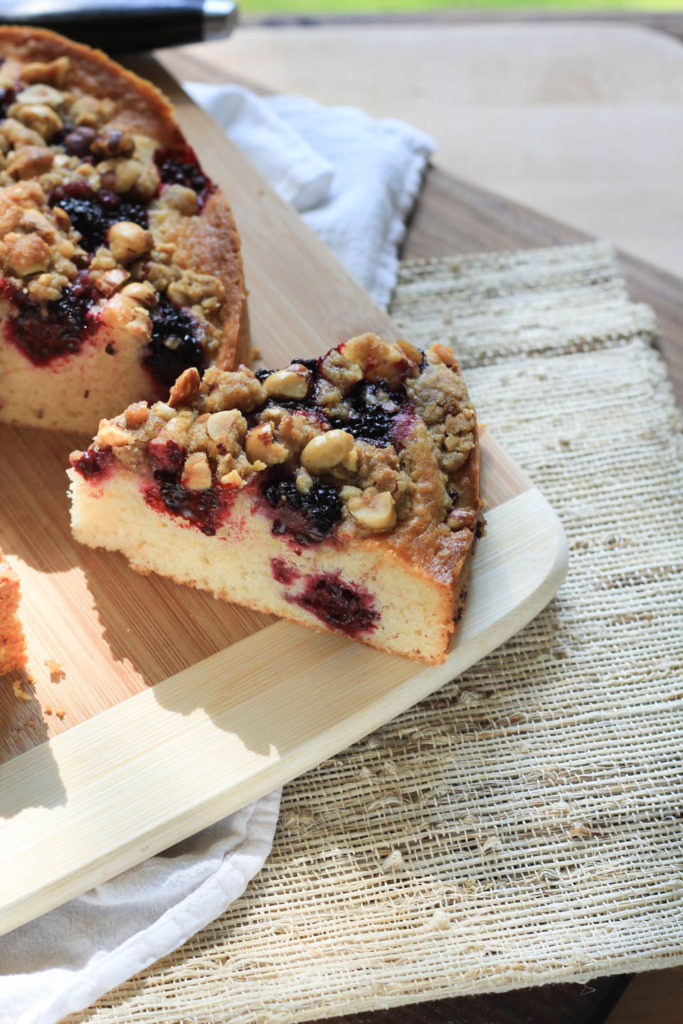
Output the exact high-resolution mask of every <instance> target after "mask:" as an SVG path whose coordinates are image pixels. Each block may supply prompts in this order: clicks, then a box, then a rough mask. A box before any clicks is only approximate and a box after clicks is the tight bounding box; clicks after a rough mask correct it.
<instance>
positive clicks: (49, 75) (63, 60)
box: [21, 57, 71, 88]
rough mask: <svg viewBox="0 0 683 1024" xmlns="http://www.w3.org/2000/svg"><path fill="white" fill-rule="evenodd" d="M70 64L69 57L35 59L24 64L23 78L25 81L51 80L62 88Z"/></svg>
mask: <svg viewBox="0 0 683 1024" xmlns="http://www.w3.org/2000/svg"><path fill="white" fill-rule="evenodd" d="M70 66H71V61H70V59H69V58H68V57H56V58H55V59H54V60H51V61H42V60H34V61H31V62H30V63H28V64H24V66H23V67H22V69H21V78H22V81H24V82H51V83H52V84H53V85H58V86H59V87H60V88H61V87H62V86H63V85H64V83H65V82H66V77H67V75H68V73H69V68H70Z"/></svg>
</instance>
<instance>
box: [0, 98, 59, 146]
mask: <svg viewBox="0 0 683 1024" xmlns="http://www.w3.org/2000/svg"><path fill="white" fill-rule="evenodd" d="M8 113H9V115H10V117H16V119H17V121H21V123H22V124H25V125H26V126H27V128H32V129H33V131H34V132H38V134H39V135H42V137H43V138H44V139H45V140H46V141H47V142H49V141H50V139H51V138H52V137H53V136H54V135H56V134H57V132H58V131H59V130H60V129H61V127H62V119H61V117H60V116H59V114H58V113H57V112H56V111H55V110H53V109H52V107H48V105H47V104H46V103H28V104H23V103H14V104H13V105H12V106H11V107H10V109H9V111H8Z"/></svg>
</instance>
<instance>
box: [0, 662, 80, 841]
mask: <svg viewBox="0 0 683 1024" xmlns="http://www.w3.org/2000/svg"><path fill="white" fill-rule="evenodd" d="M47 739H48V729H47V725H46V723H45V720H44V718H43V713H42V708H41V705H40V701H39V700H38V695H37V694H36V692H35V688H34V686H33V683H32V681H31V678H30V676H29V674H28V672H27V671H26V670H25V669H22V670H21V671H19V672H10V673H8V674H7V675H4V676H2V679H1V680H0V761H2V762H7V761H11V760H13V761H14V763H13V765H12V769H11V774H10V775H8V776H6V777H3V778H2V780H1V781H0V821H1V820H2V819H3V818H11V817H13V816H14V815H15V814H17V813H18V812H19V811H22V810H24V808H26V807H57V806H58V805H60V804H63V803H64V801H65V799H66V792H65V790H64V786H63V785H62V782H61V779H60V777H59V771H58V769H57V765H56V764H55V760H54V757H53V756H52V752H51V750H50V748H49V747H48V746H47V744H46V743H45V740H47ZM31 747H40V753H39V754H38V758H39V763H34V764H33V765H32V768H31V771H30V773H26V774H24V773H23V772H22V770H21V764H22V762H21V761H19V760H15V759H16V758H17V756H18V755H20V754H22V753H23V752H25V751H26V750H29V749H31ZM15 780H16V782H15ZM46 792H49V793H50V798H49V799H46V798H45V796H44V794H45V793H46Z"/></svg>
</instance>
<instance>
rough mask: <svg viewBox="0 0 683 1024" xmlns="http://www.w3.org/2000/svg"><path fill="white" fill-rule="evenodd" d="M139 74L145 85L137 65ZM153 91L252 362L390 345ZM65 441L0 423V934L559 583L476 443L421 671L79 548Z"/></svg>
mask: <svg viewBox="0 0 683 1024" xmlns="http://www.w3.org/2000/svg"><path fill="white" fill-rule="evenodd" d="M146 70H147V71H148V72H150V71H151V72H152V73H153V74H155V75H156V71H155V68H154V66H153V65H149V64H148V65H146ZM160 77H161V80H162V82H163V85H164V87H165V88H166V90H167V91H168V92H169V93H170V94H171V95H172V98H173V99H174V101H175V102H176V104H177V107H178V114H179V119H180V121H181V124H182V126H183V128H184V130H185V131H186V133H187V135H188V138H189V140H190V142H191V143H192V144H193V145H194V146H195V148H196V149H197V151H198V152H199V153H200V154H201V159H202V162H203V163H204V166H205V167H206V169H207V171H208V173H209V174H211V175H212V176H213V177H214V178H215V179H216V180H217V181H218V182H219V183H221V184H223V186H224V188H225V191H226V193H227V194H228V195H229V197H230V199H231V201H232V202H233V205H234V208H235V210H236V213H237V219H238V222H239V226H240V228H241V231H242V234H243V240H244V250H245V263H246V274H247V280H248V284H249V287H250V289H251V315H252V320H253V326H254V343H255V344H256V345H257V346H258V347H259V348H260V349H261V351H262V353H263V357H264V360H265V361H266V363H269V364H271V365H277V364H281V363H283V362H285V361H286V360H287V359H288V358H289V357H290V356H291V354H292V353H296V354H298V355H313V354H318V353H320V352H321V351H323V350H325V349H326V348H328V347H329V346H331V345H333V344H335V343H336V342H338V341H339V340H341V339H343V338H345V337H348V336H350V335H352V334H354V333H356V332H359V331H362V330H367V329H375V330H379V331H381V332H382V333H383V334H384V335H385V336H387V337H395V336H396V329H395V327H394V325H393V324H392V322H391V321H390V319H389V318H388V316H387V315H386V313H384V312H383V311H382V310H380V309H379V308H378V307H376V306H375V305H374V304H373V303H372V301H371V300H370V299H369V297H368V296H367V295H366V294H365V292H363V291H362V289H361V288H360V287H359V286H358V285H357V284H356V283H355V282H354V281H353V280H352V279H351V278H350V277H349V275H348V274H347V273H346V272H345V271H344V270H343V269H342V268H341V267H340V266H339V264H338V263H337V262H336V260H335V259H334V258H333V257H332V255H331V254H330V252H329V251H328V250H327V249H326V248H325V247H324V246H323V245H322V244H321V243H320V242H319V241H318V240H317V239H316V238H315V237H314V236H313V235H312V234H311V233H310V232H309V231H308V230H307V229H306V228H305V227H304V226H303V224H302V223H301V222H300V220H299V218H298V217H297V216H296V215H295V214H294V213H293V212H292V211H291V210H290V209H289V208H288V207H287V206H286V205H285V204H284V203H282V202H281V201H280V200H279V199H278V198H277V197H276V196H274V195H273V194H272V192H271V191H270V189H269V188H268V187H267V186H265V185H264V183H263V182H262V181H261V180H260V178H259V177H258V176H257V175H256V173H255V172H254V171H253V170H252V168H251V167H250V165H249V164H248V163H247V162H246V161H245V159H244V158H243V157H242V156H241V154H240V153H239V152H238V151H237V150H236V149H235V148H234V147H233V146H232V145H231V144H230V143H229V142H228V141H227V140H226V139H225V138H224V137H223V136H222V135H221V134H220V133H218V132H217V131H216V130H215V127H214V126H213V123H212V122H211V121H210V120H209V119H208V118H207V117H206V116H205V115H204V114H202V112H201V111H198V110H197V108H196V107H194V105H193V104H192V103H191V102H190V101H189V100H188V99H186V98H185V97H184V96H183V95H182V94H179V92H178V90H177V87H176V86H175V85H174V83H173V82H171V81H169V80H168V79H167V78H166V79H165V78H164V77H163V76H160ZM78 440H79V439H78V438H75V437H69V436H65V435H59V434H47V433H46V432H41V431H38V430H32V431H29V430H18V429H13V428H9V427H4V428H2V430H0V450H1V451H2V457H3V472H2V474H1V475H0V535H1V536H2V538H3V547H4V549H5V550H6V552H7V553H8V557H9V559H10V561H12V562H13V564H14V565H15V566H16V568H17V569H18V571H19V573H20V576H21V580H22V585H23V591H24V599H23V605H22V608H23V615H24V619H25V622H26V630H27V635H28V641H29V651H30V664H29V668H30V675H31V677H32V679H33V682H30V681H29V680H28V679H27V678H26V677H24V676H22V675H21V674H17V675H15V677H14V681H15V682H18V683H21V685H22V686H23V691H24V694H25V696H26V698H27V699H26V700H21V699H17V697H16V696H15V694H14V692H13V690H12V689H11V687H10V686H9V681H8V683H7V685H5V686H4V687H3V688H2V691H1V692H0V720H1V721H2V723H3V728H2V734H1V736H0V744H1V751H0V761H4V762H5V763H4V764H3V765H2V767H0V817H1V819H2V822H1V824H0V837H1V838H0V931H6V930H8V929H10V928H12V927H15V926H16V925H18V924H20V923H21V922H22V921H25V920H27V919H29V918H30V917H32V916H35V915H37V914H40V913H42V912H43V911H45V910H47V909H49V908H50V907H52V906H56V905H57V904H58V903H60V902H62V901H63V900H66V899H68V898H70V897H71V896H73V895H75V894H76V893H78V892H82V891H84V890H85V889H87V888H89V887H90V886H92V885H93V884H95V883H97V882H99V881H102V880H103V879H105V878H108V877H111V876H112V875H114V874H116V873H118V872H119V871H121V870H122V869H123V868H125V867H128V866H130V865H132V864H134V863H137V862H138V861H140V860H142V859H144V858H145V857H147V856H149V854H150V853H152V852H154V851H158V850H160V849H163V848H165V847H166V846H168V845H170V844H172V843H173V842H175V841H177V840H179V839H181V838H182V837H184V836H187V835H190V834H192V833H193V832H194V831H196V830H197V829H198V828H200V827H201V826H202V825H206V824H209V823H210V822H212V821H215V820H216V819H217V818H218V817H220V816H222V815H224V814H226V813H228V812H229V811H231V810H234V809H235V808H237V807H239V806H243V805H244V804H245V803H247V802H248V801H250V800H252V799H253V798H255V797H256V796H258V795H260V794H263V793H265V792H267V791H268V790H269V789H270V788H272V787H273V786H276V785H278V784H280V783H283V782H285V781H287V780H288V779H291V778H292V777H294V776H295V775H297V774H299V773H300V772H302V771H304V770H305V769H307V768H309V767H311V766H312V765H314V764H316V763H318V762H319V761H320V760H322V759H324V758H326V757H329V756H330V755H331V754H333V753H334V752H335V751H337V750H340V749H342V748H343V747H344V746H346V745H347V744H348V743H350V742H353V740H354V739H356V738H358V737H359V736H361V735H363V734H364V733H366V732H368V731H369V730H371V729H373V728H375V727H376V726H378V725H379V724H381V723H382V722H384V721H386V720H387V719H389V718H391V717H393V716H394V715H395V714H398V713H399V712H400V711H401V710H403V709H404V708H406V707H408V706H409V705H410V704H412V703H413V702H415V701H416V700H419V699H420V697H421V696H423V695H424V694H426V693H429V692H431V690H433V689H434V688H436V687H437V686H439V685H442V684H443V683H444V682H445V681H447V680H448V679H450V678H453V676H455V675H457V674H458V672H460V671H462V670H463V669H464V668H465V667H466V666H468V665H470V664H472V662H473V661H475V660H477V659H478V658H480V657H482V656H483V655H484V654H486V653H487V652H488V651H490V650H491V649H493V647H495V646H497V645H498V644H499V643H501V642H502V641H503V640H504V639H505V638H506V637H507V636H509V635H511V633H513V632H515V631H516V630H517V629H519V628H521V626H523V625H524V624H525V623H526V622H527V621H529V619H530V618H531V617H532V616H533V615H534V614H536V613H537V612H538V610H539V609H540V608H541V607H543V606H544V604H546V603H547V601H548V600H550V598H551V597H552V595H553V594H554V593H555V590H556V589H557V587H558V586H559V582H560V580H561V578H562V575H563V573H564V568H565V564H566V551H565V546H564V538H563V534H562V530H561V527H560V525H559V523H558V522H557V520H556V517H555V516H554V513H553V512H552V510H551V509H550V508H549V506H548V505H547V503H546V502H545V500H544V499H543V498H542V496H541V495H540V494H539V493H538V491H536V490H535V489H533V487H532V485H531V483H530V481H529V480H528V479H527V478H526V477H525V476H524V474H523V473H521V472H520V471H519V470H518V469H517V467H516V466H515V465H514V463H512V462H511V461H510V459H509V458H508V457H507V456H506V454H505V452H504V450H503V449H502V448H501V447H500V446H499V445H497V444H496V442H495V441H494V440H493V439H492V438H490V437H489V436H488V435H487V434H486V433H484V436H483V438H482V466H483V475H482V480H483V490H484V496H485V498H486V499H487V502H488V506H489V509H490V511H489V514H488V515H489V524H490V525H489V533H488V536H487V537H486V538H485V539H484V540H483V541H482V542H481V545H480V550H478V551H477V554H476V558H475V561H474V572H473V575H472V580H471V584H470V602H469V605H468V608H467V611H466V614H465V619H464V623H463V628H462V631H461V634H460V636H459V639H458V642H457V644H456V646H455V648H454V650H453V652H452V654H451V657H450V659H449V661H448V662H447V664H446V665H445V666H442V667H440V668H439V669H432V670H426V669H424V668H423V667H421V666H419V665H418V664H416V663H414V662H409V661H405V660H402V659H394V658H388V657H386V656H383V655H380V654H378V653H377V652H372V651H370V650H369V649H367V648H364V647H361V646H359V645H355V644H353V643H350V642H348V641H346V640H343V639H338V638H335V637H329V636H320V635H318V634H316V633H315V632H313V631H310V630H305V629H301V628H298V627H294V626H291V625H289V624H285V623H277V624H274V625H273V624H271V623H272V620H271V619H269V618H268V617H266V616H263V615H259V614H257V613H254V612H251V611H249V610H246V609H242V608H238V607H235V606H232V605H228V604H225V603H223V602H218V601H215V600H214V599H213V598H212V597H210V596H209V595H206V594H203V593H200V592H196V591H193V590H191V589H189V588H186V587H179V586H175V585H174V584H173V583H171V582H169V581H168V580H165V579H162V578H159V577H154V576H150V577H142V576H139V575H137V574H135V573H133V572H131V571H130V569H129V568H128V566H127V564H126V562H125V560H124V559H123V558H122V557H120V556H117V555H113V554H109V553H106V552H101V551H93V550H90V549H85V548H82V547H80V546H78V545H76V544H75V543H74V542H73V540H72V538H71V536H70V531H69V524H68V510H67V503H66V498H65V489H66V480H65V475H64V467H65V465H66V463H67V456H68V452H69V451H70V450H71V449H72V448H73V447H74V446H75V445H76V443H77V442H78ZM264 631H265V632H264ZM48 661H54V662H57V663H59V664H61V665H62V666H63V668H64V674H63V677H61V678H59V679H55V678H50V674H49V671H48V666H47V664H46V663H47V662H48ZM58 712H59V714H58ZM62 712H63V714H62ZM46 849H47V850H48V851H49V852H48V853H47V854H46Z"/></svg>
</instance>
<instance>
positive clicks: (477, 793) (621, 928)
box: [69, 245, 683, 1024]
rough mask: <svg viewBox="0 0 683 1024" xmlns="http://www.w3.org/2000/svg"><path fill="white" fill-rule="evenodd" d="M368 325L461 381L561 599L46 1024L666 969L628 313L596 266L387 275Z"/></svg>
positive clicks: (315, 774) (643, 377)
mask: <svg viewBox="0 0 683 1024" xmlns="http://www.w3.org/2000/svg"><path fill="white" fill-rule="evenodd" d="M392 312H393V314H394V316H395V317H396V318H397V319H398V320H399V321H400V323H401V324H402V328H403V330H404V332H405V334H406V336H407V337H409V338H410V339H411V340H412V341H415V342H417V343H418V344H424V343H428V342H429V341H431V340H433V339H436V338H444V337H445V338H447V340H449V341H450V342H451V343H452V344H453V346H454V348H455V349H456V350H457V351H458V352H459V353H460V354H461V355H462V360H463V364H464V365H465V366H466V367H467V368H468V370H467V379H468V382H469V384H470V387H471V392H472V396H473V398H474V402H475V405H476V408H477V410H478V412H479V415H480V418H481V420H483V421H485V422H486V423H488V425H489V426H490V428H491V430H492V431H493V432H494V433H495V435H496V437H497V438H498V439H499V440H500V441H501V442H502V443H503V444H504V446H505V448H506V449H507V451H509V452H510V454H511V455H512V456H513V457H514V458H515V459H516V460H517V461H518V462H519V463H520V464H521V465H522V466H523V467H524V468H525V469H526V470H527V471H528V472H529V474H530V475H531V477H532V479H533V480H534V481H535V482H536V483H537V484H538V485H539V486H540V487H541V488H542V489H543V491H544V492H545V494H546V496H547V497H548V498H549V499H550V501H551V502H552V503H553V505H554V506H555V508H556V509H557V511H558V513H559V514H560V516H561V518H562V520H563V522H564V525H565V528H566V531H567V535H568V539H569V546H570V567H569V574H568V576H567V579H566V582H565V583H564V585H563V586H562V588H561V590H560V593H559V596H558V597H557V599H556V600H555V601H554V602H553V603H552V604H551V605H550V606H549V607H548V608H547V609H546V610H545V611H544V612H543V613H542V614H541V615H540V616H539V617H538V618H537V619H536V620H535V621H534V622H533V623H531V625H529V626H528V627H527V628H526V629H525V630H524V631H523V632H521V633H520V634H518V635H517V636H516V637H514V638H513V639H512V640H510V641H509V642H508V643H507V644H505V646H504V647H502V648H500V649H499V650H498V651H497V652H495V653H494V654H492V655H490V656H489V657H488V658H486V659H485V660H484V661H482V662H480V663H479V665H477V666H476V667H475V668H473V669H472V670H470V671H469V672H467V673H466V675H464V676H463V677H461V678H460V679H459V680H458V681H457V682H456V683H452V684H450V685H449V686H447V687H445V688H443V689H442V690H441V691H439V692H438V693H436V694H435V695H434V696H432V697H431V698H429V699H428V700H426V701H423V702H422V703H420V704H419V705H417V706H416V707H414V708H413V709H412V710H410V711H408V712H406V713H405V714H404V715H402V716H401V717H400V718H399V719H397V720H396V721H394V722H392V723H391V724H389V725H388V726H386V727H384V728H383V729H381V730H379V731H378V732H376V733H374V734H373V735H371V736H370V737H368V738H367V739H365V740H364V741H363V742H361V743H358V744H356V745H355V746H354V747H352V748H351V749H349V750H347V751H346V752H344V753H343V754H341V755H339V756H338V757H335V758H334V759H333V760H331V761H328V762H327V763H325V764H323V765H321V766H320V767H319V768H317V769H316V770H315V771H312V772H309V773H308V774H307V775H306V776H304V777H303V778H301V779H299V780H297V781H296V782H294V783H292V784H291V785H290V786H288V787H287V788H286V790H285V793H284V798H283V803H282V814H281V819H280V823H279V827H278V832H277V836H276V841H275V846H274V849H273V852H272V855H271V857H270V859H269V861H268V863H267V864H266V867H265V868H264V870H263V871H262V873H261V874H260V876H259V877H258V878H257V879H256V880H255V881H254V883H253V884H252V885H251V887H250V888H249V890H248V892H247V893H246V894H245V896H244V897H243V898H242V899H241V900H240V901H239V903H237V904H235V905H234V906H233V907H232V908H231V909H230V911H229V912H228V913H226V914H225V915H223V917H221V918H220V919H219V920H217V921H216V922H214V924H212V925H211V926H210V927H208V928H206V929H204V931H202V932H201V933H200V934H199V935H197V936H196V937H195V938H194V939H193V940H191V941H190V942H188V943H187V944H186V945H185V946H183V947H182V948H181V949H180V950H178V951H177V952H176V953H174V954H173V955H171V956H168V957H166V958H165V959H164V960H163V961H161V962H160V963H158V964H157V965H155V966H154V967H152V968H150V969H149V970H147V971H145V972H144V973H143V974H141V975H139V976H138V977H136V978H135V979H133V980H131V981H130V982H129V983H127V984H125V985H122V986H121V987H120V988H119V989H117V990H116V991H115V992H113V993H110V994H109V995H108V996H106V997H105V998H103V999H102V1000H100V1002H99V1003H98V1004H97V1005H96V1006H95V1007H92V1008H91V1009H90V1010H88V1011H85V1012H83V1013H80V1014H77V1015H74V1016H72V1017H71V1018H69V1020H70V1021H72V1022H74V1024H75V1022H76V1021H78V1022H86V1021H87V1022H89V1024H94V1022H98V1024H100V1022H102V1024H104V1022H107V1024H135V1022H140V1021H146V1022H147V1021H155V1022H157V1021H158V1022H162V1021H163V1022H164V1024H177V1022H180V1021H182V1022H185V1024H225V1022H226V1021H228V1020H229V1021H230V1022H231V1024H286V1022H293V1021H303V1020H306V1019H311V1018H315V1017H325V1016H331V1015H335V1014H342V1013H349V1012H354V1011H360V1010H364V1009H371V1008H376V1007H386V1006H391V1005H396V1004H401V1003H407V1002H410V1001H413V1000H420V999H428V998H429V999H434V998H438V997H442V996H453V995H460V994H465V993H475V992H485V991H493V990H502V989H508V988H514V987H521V986H525V985H537V984H543V983H547V982H555V981H568V980H584V981H585V980H588V979H590V978H594V977H596V976H599V975H605V974H610V973H621V972H627V971H639V970H645V969H650V968H654V967H664V966H671V965H674V964H677V963H681V962H683V948H682V936H683V872H682V864H681V834H680V811H681V796H682V794H683V751H682V749H681V747H682V745H681V735H682V726H683V693H682V691H683V683H682V682H681V660H682V659H681V636H682V635H683V620H682V602H681V573H680V571H681V566H682V563H683V536H682V532H681V523H682V522H683V493H682V492H683V487H682V484H683V479H682V473H681V460H680V443H679V435H678V434H677V420H676V415H675V411H674V405H673V400H672V396H671V393H670V389H669V386H668V383H667V380H666V373H665V369H664V367H663V364H662V362H661V361H660V359H659V357H658V355H657V353H656V351H655V350H654V348H653V346H652V341H653V339H654V337H655V333H656V328H655V322H654V318H653V314H652V312H651V311H650V310H649V309H648V308H647V307H644V306H642V305H635V304H633V303H631V302H630V301H629V300H628V296H627V295H626V292H625V289H624V284H623V281H622V278H621V276H620V274H619V272H618V269H617V267H616V265H615V261H614V256H613V253H612V250H611V249H610V248H609V247H608V246H606V245H581V246H572V247H568V248H564V249H550V250H543V251H531V252H529V251H527V252H521V253H510V254H494V255H485V256H476V257H467V258H460V259H452V260H443V261H439V262H419V263H409V264H406V265H404V266H403V268H402V272H401V279H400V283H399V287H398V289H397V294H396V298H395V302H394V305H393V310H392Z"/></svg>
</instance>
